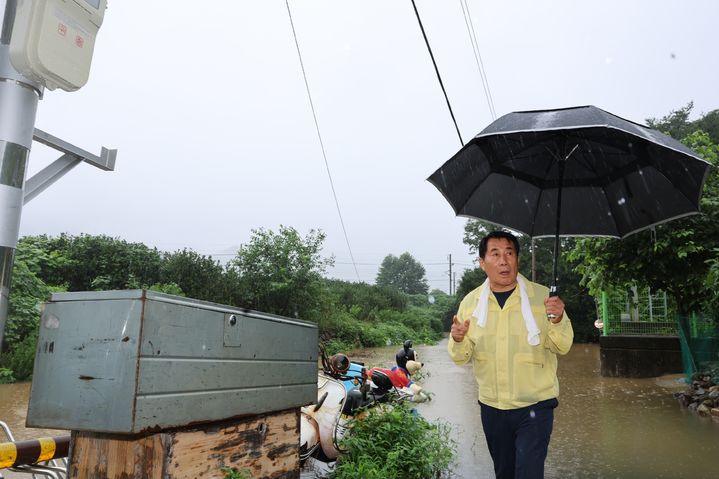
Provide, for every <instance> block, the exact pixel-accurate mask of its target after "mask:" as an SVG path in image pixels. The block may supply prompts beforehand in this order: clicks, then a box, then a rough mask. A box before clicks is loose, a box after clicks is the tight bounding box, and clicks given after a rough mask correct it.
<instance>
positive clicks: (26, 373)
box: [0, 331, 37, 381]
mask: <svg viewBox="0 0 719 479" xmlns="http://www.w3.org/2000/svg"><path fill="white" fill-rule="evenodd" d="M36 348H37V331H35V332H33V334H30V335H29V336H27V337H26V338H25V339H23V340H22V341H20V342H19V343H15V344H13V345H12V347H11V348H10V350H9V351H7V352H6V353H3V354H2V355H0V366H2V368H6V369H8V370H10V371H11V373H12V376H11V377H14V379H15V380H17V381H25V380H29V379H30V378H31V377H32V369H33V365H34V363H35V350H36Z"/></svg>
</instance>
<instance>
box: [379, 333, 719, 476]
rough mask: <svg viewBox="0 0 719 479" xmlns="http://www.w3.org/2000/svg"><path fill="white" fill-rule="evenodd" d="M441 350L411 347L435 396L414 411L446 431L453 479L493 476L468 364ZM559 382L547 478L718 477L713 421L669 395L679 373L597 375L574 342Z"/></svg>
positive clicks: (390, 352)
mask: <svg viewBox="0 0 719 479" xmlns="http://www.w3.org/2000/svg"><path fill="white" fill-rule="evenodd" d="M446 348H447V340H446V339H445V340H443V341H442V342H440V343H439V344H438V345H436V346H419V347H417V348H416V349H417V351H418V352H419V354H420V360H421V361H423V362H425V363H426V364H425V377H424V378H423V380H422V385H423V386H424V387H425V389H427V390H428V391H431V392H433V393H434V396H433V400H432V401H431V402H430V403H426V404H420V405H418V410H419V412H420V413H421V414H422V415H423V416H424V417H426V418H428V419H431V420H442V421H444V422H446V423H449V424H450V425H451V426H452V428H453V431H454V432H453V435H454V438H455V440H456V441H457V452H458V463H457V464H456V466H455V472H456V474H457V476H458V477H460V478H464V479H470V478H472V479H473V478H477V479H481V478H493V477H494V473H493V471H492V462H491V459H490V457H489V452H488V451H487V446H486V443H485V439H484V435H483V434H482V424H481V422H480V418H479V406H478V405H477V386H476V383H475V382H474V377H473V376H472V369H471V366H456V365H455V364H454V363H452V361H450V359H449V357H448V355H447V352H446ZM396 349H397V348H382V349H379V350H376V351H375V352H374V354H371V355H370V356H368V357H367V359H366V361H367V362H373V361H374V362H377V363H380V362H385V363H386V364H387V365H391V363H392V362H393V361H394V359H393V358H394V353H395V352H396ZM559 383H560V384H559V386H560V399H559V407H558V408H557V409H556V410H555V421H554V432H553V433H552V439H551V443H550V445H549V455H548V457H547V462H546V470H545V477H547V478H553V479H565V478H607V479H608V478H621V479H655V478H667V479H678V478H692V479H700V478H707V479H708V478H717V477H719V422H714V421H712V420H711V419H707V418H702V417H698V416H695V415H694V414H692V413H689V412H687V411H685V410H682V409H681V408H680V407H679V405H678V404H677V402H676V401H675V400H674V399H673V397H672V394H673V393H674V392H675V391H678V390H681V389H683V388H684V383H683V377H682V376H680V375H673V376H664V377H661V378H648V379H624V378H603V377H601V376H600V374H599V346H598V345H596V344H589V345H584V344H575V345H574V346H573V347H572V350H571V351H570V353H569V354H568V355H566V356H563V357H561V358H560V360H559Z"/></svg>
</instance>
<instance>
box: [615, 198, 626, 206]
mask: <svg viewBox="0 0 719 479" xmlns="http://www.w3.org/2000/svg"><path fill="white" fill-rule="evenodd" d="M626 202H627V200H626V198H624V197H622V198H619V199H618V200H617V204H618V205H620V206H621V205H623V204H624V203H626Z"/></svg>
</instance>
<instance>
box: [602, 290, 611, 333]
mask: <svg viewBox="0 0 719 479" xmlns="http://www.w3.org/2000/svg"><path fill="white" fill-rule="evenodd" d="M602 334H604V335H605V336H608V335H609V298H608V295H607V292H606V291H602Z"/></svg>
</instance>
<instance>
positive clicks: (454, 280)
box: [452, 271, 457, 294]
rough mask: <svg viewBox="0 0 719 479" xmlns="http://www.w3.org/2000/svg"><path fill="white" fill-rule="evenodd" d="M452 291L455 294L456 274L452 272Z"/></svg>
mask: <svg viewBox="0 0 719 479" xmlns="http://www.w3.org/2000/svg"><path fill="white" fill-rule="evenodd" d="M452 290H453V291H454V294H457V272H456V271H455V272H454V277H453V278H452Z"/></svg>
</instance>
